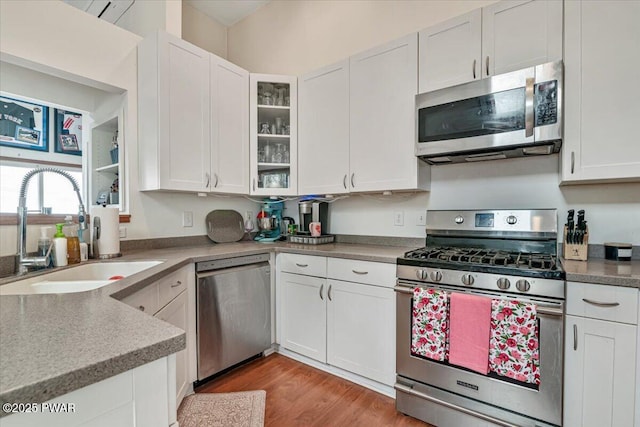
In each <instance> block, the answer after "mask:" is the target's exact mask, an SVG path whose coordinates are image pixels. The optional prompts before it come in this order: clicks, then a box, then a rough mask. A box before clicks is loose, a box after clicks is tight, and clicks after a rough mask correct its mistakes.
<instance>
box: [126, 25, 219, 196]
mask: <svg viewBox="0 0 640 427" xmlns="http://www.w3.org/2000/svg"><path fill="white" fill-rule="evenodd" d="M209 56H210V54H209V53H208V52H206V51H205V50H202V49H200V48H198V47H196V46H194V45H192V44H190V43H188V42H185V41H184V40H182V39H179V38H177V37H173V36H171V35H169V34H167V33H164V32H158V33H156V34H155V35H153V36H151V37H148V38H146V39H144V40H143V41H142V42H141V43H140V45H139V46H138V108H139V114H138V124H139V141H138V162H139V169H140V186H141V190H183V191H206V189H207V181H208V179H209V178H210V176H209V174H210V173H211V154H210V145H211V142H210V138H209V122H210V106H209Z"/></svg>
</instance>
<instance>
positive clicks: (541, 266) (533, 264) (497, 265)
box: [397, 246, 565, 279]
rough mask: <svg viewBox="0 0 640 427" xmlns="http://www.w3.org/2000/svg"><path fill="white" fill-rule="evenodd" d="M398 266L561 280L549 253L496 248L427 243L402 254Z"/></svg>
mask: <svg viewBox="0 0 640 427" xmlns="http://www.w3.org/2000/svg"><path fill="white" fill-rule="evenodd" d="M397 263H398V265H410V266H415V267H431V268H445V269H448V270H463V271H472V272H480V273H496V274H507V275H512V276H524V277H541V278H548V279H564V277H565V274H564V271H563V270H562V266H561V264H560V262H559V260H558V258H557V257H556V256H555V255H553V254H547V253H536V252H513V251H506V250H500V249H487V248H473V247H447V246H428V247H424V248H419V249H415V250H413V251H409V252H407V253H405V255H404V256H403V257H400V258H398V261H397Z"/></svg>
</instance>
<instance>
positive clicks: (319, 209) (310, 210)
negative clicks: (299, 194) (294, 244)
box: [298, 198, 329, 234]
mask: <svg viewBox="0 0 640 427" xmlns="http://www.w3.org/2000/svg"><path fill="white" fill-rule="evenodd" d="M298 213H299V214H300V226H299V229H298V232H299V233H300V234H309V223H312V222H319V223H320V224H321V225H322V234H328V231H329V203H327V202H322V201H320V200H316V199H313V198H311V199H303V200H300V201H299V202H298Z"/></svg>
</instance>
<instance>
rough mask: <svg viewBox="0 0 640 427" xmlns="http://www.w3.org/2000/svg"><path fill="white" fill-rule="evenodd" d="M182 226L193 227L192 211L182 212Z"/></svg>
mask: <svg viewBox="0 0 640 427" xmlns="http://www.w3.org/2000/svg"><path fill="white" fill-rule="evenodd" d="M182 226H183V227H193V212H189V211H184V212H182Z"/></svg>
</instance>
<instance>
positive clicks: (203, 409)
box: [178, 390, 267, 427]
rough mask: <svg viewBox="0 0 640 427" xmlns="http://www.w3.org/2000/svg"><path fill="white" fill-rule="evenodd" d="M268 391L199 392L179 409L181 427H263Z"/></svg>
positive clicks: (186, 399) (184, 401) (183, 401)
mask: <svg viewBox="0 0 640 427" xmlns="http://www.w3.org/2000/svg"><path fill="white" fill-rule="evenodd" d="M266 396H267V392H266V391H264V390H256V391H242V392H237V393H196V394H192V395H190V396H187V397H185V398H184V399H183V400H182V403H181V404H180V408H178V423H179V424H180V427H229V426H233V427H262V426H264V405H265V400H266Z"/></svg>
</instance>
